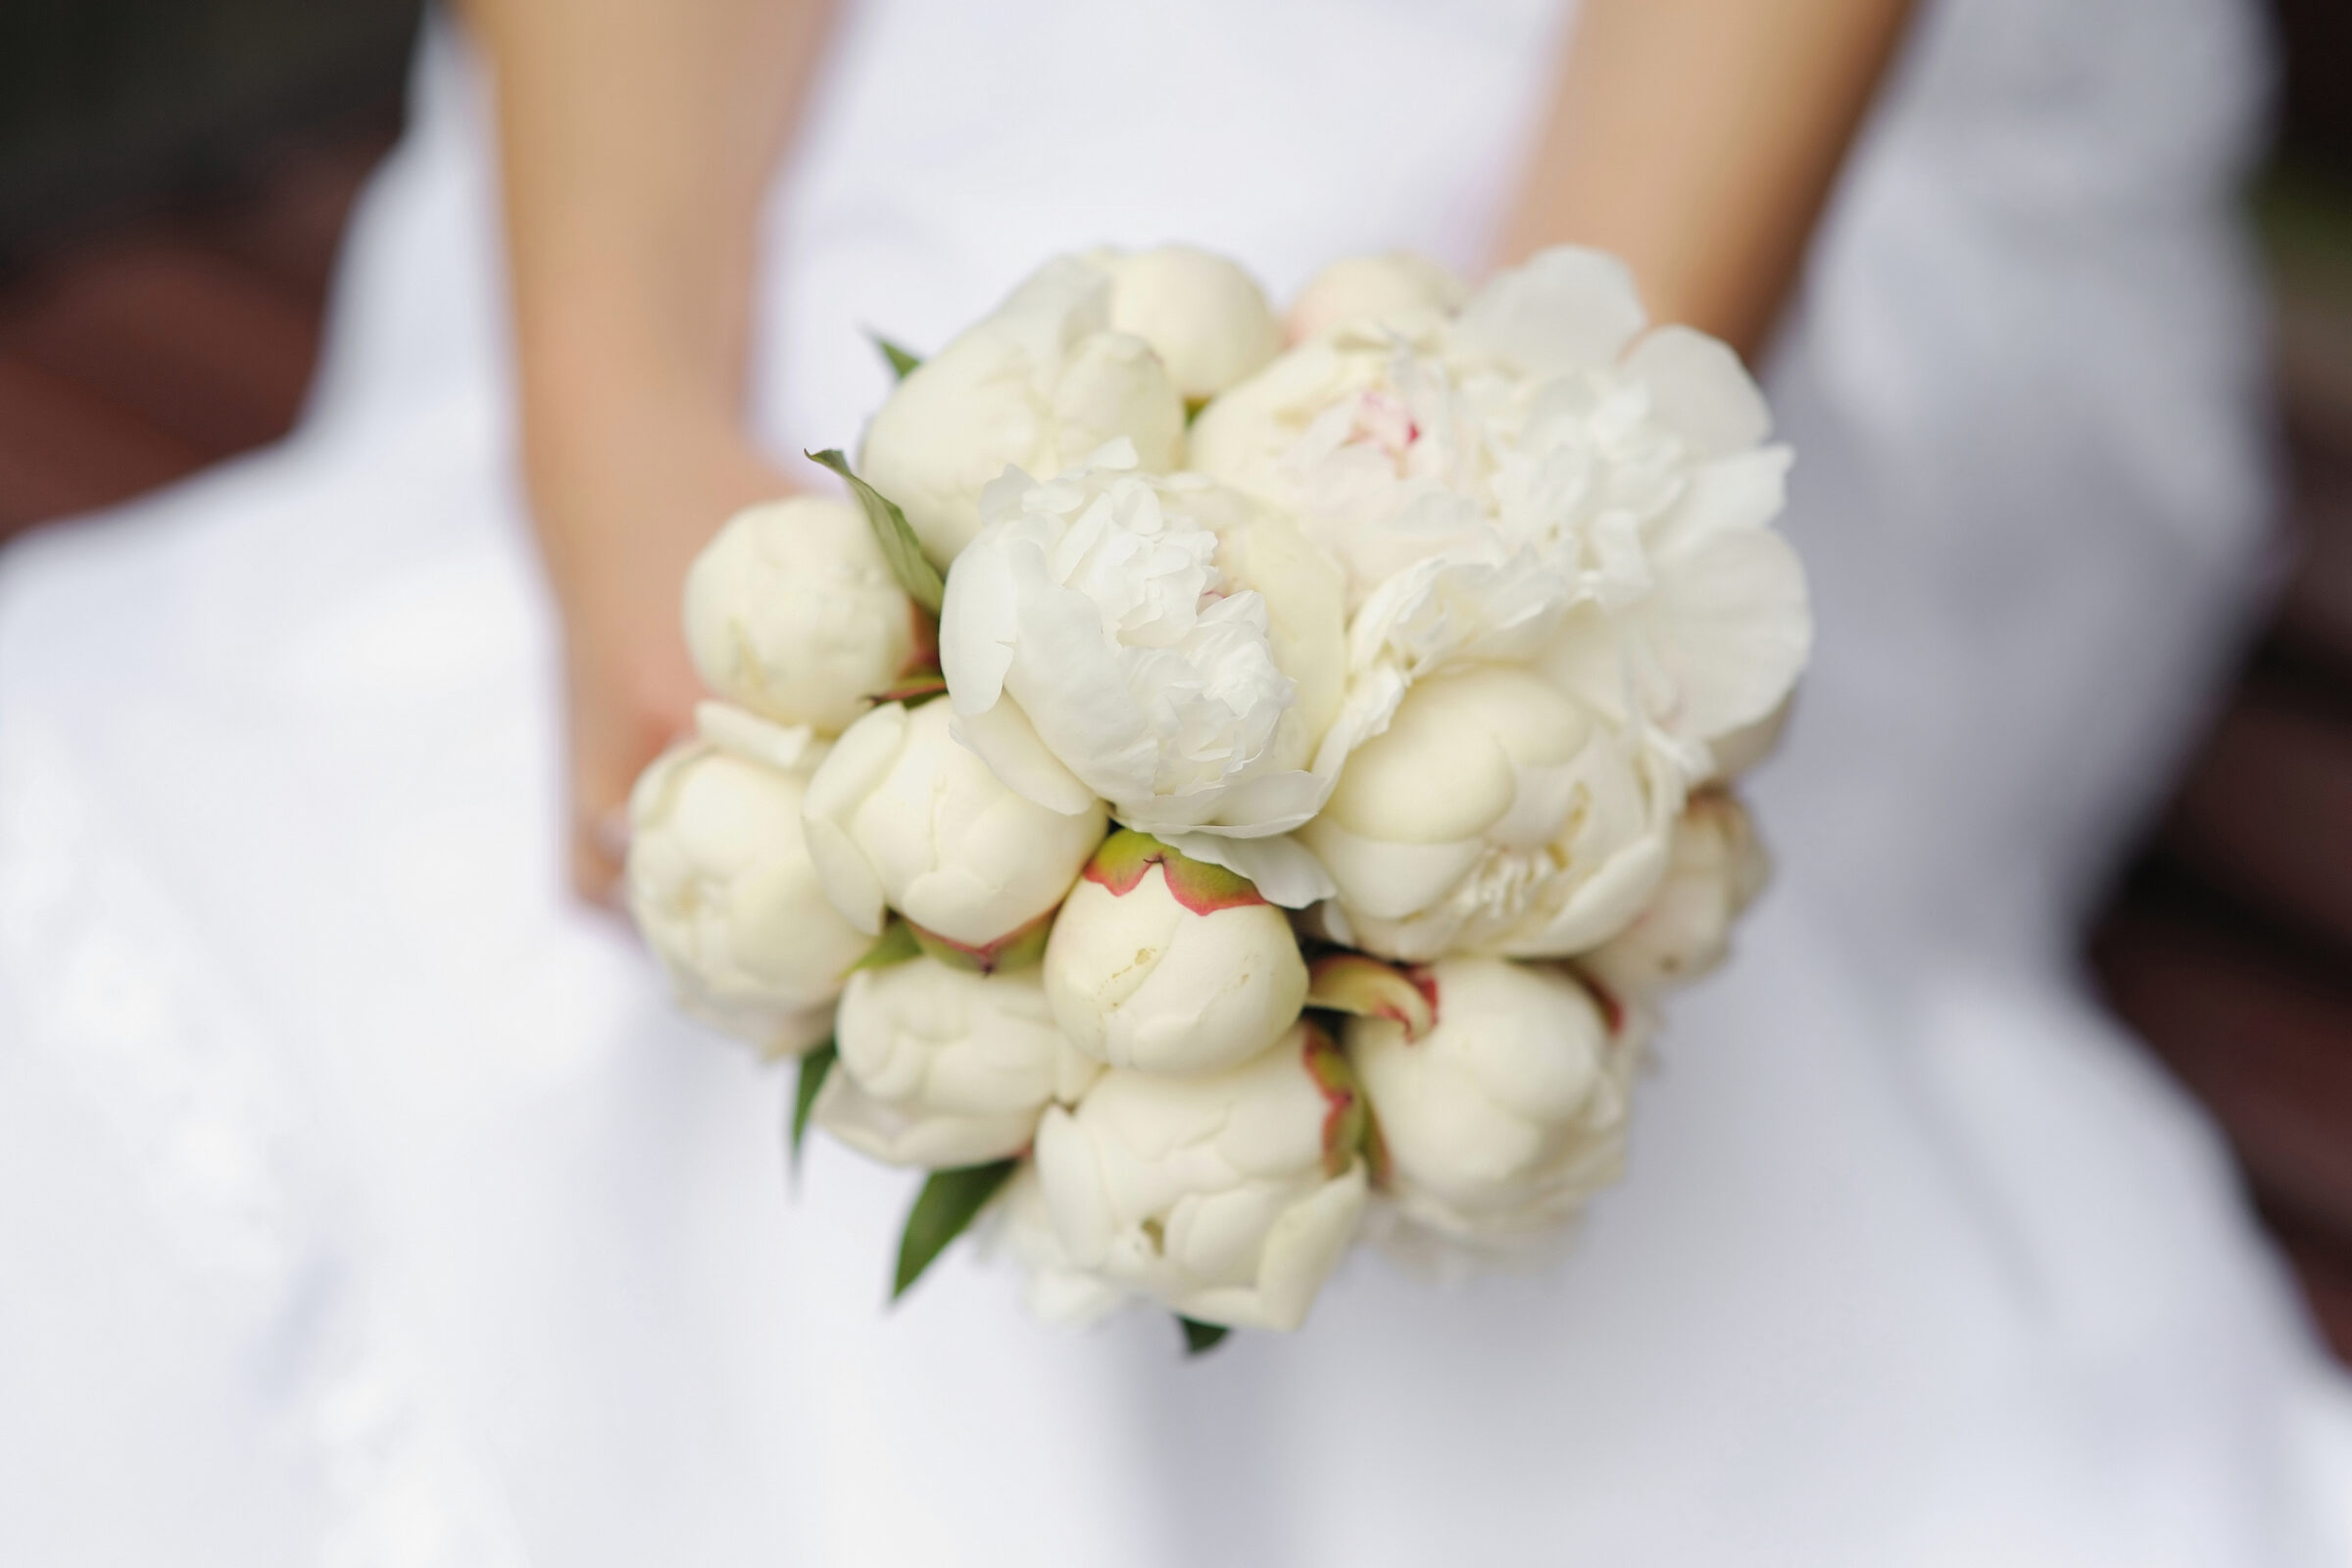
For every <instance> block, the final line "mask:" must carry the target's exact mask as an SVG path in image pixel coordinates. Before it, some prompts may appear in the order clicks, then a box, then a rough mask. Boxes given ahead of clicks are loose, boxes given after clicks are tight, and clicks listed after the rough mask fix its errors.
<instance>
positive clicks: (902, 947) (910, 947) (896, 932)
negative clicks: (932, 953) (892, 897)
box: [849, 919, 923, 974]
mask: <svg viewBox="0 0 2352 1568" xmlns="http://www.w3.org/2000/svg"><path fill="white" fill-rule="evenodd" d="M921 956H923V945H922V943H920V942H919V941H917V940H916V939H915V935H914V932H913V930H912V929H911V928H909V927H908V925H907V922H906V921H904V920H899V919H893V920H892V921H891V922H890V924H888V925H886V926H884V927H883V928H882V934H881V936H879V937H877V938H875V939H874V945H873V946H872V947H870V948H868V949H866V950H865V956H864V957H862V958H859V959H858V961H857V962H856V963H853V964H851V965H850V967H849V972H850V973H851V974H856V973H857V972H858V970H860V969H887V968H889V967H890V966H891V965H892V964H894V963H909V962H912V961H913V960H914V959H916V958H919V957H921Z"/></svg>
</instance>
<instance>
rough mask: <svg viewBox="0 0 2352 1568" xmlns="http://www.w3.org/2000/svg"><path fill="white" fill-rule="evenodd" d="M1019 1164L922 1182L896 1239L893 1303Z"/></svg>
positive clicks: (1001, 1163)
mask: <svg viewBox="0 0 2352 1568" xmlns="http://www.w3.org/2000/svg"><path fill="white" fill-rule="evenodd" d="M1019 1164H1020V1161H1019V1160H1016V1159H998V1160H991V1161H990V1162H989V1163H987V1164H985V1165H959V1166H956V1168H954V1169H952V1170H935V1171H933V1172H932V1173H931V1174H930V1175H929V1176H928V1177H927V1178H925V1180H924V1182H923V1190H922V1191H921V1192H919V1193H917V1194H915V1196H914V1207H913V1208H911V1209H909V1210H908V1211H907V1229H906V1231H905V1232H904V1233H903V1234H902V1235H901V1236H900V1238H899V1272H898V1277H897V1279H896V1280H895V1281H894V1282H893V1283H892V1285H891V1288H890V1299H892V1300H894V1301H895V1300H897V1299H899V1298H900V1297H902V1296H905V1295H906V1294H907V1291H908V1289H909V1288H911V1287H912V1286H913V1284H914V1282H915V1281H916V1280H919V1279H921V1278H922V1277H923V1270H925V1269H927V1268H929V1267H930V1266H931V1262H932V1259H934V1258H936V1257H938V1256H939V1254H940V1253H942V1252H944V1251H946V1250H947V1249H948V1244H949V1243H950V1242H953V1241H954V1240H956V1237H958V1236H961V1235H962V1234H963V1233H964V1230H965V1228H966V1227H967V1226H969V1225H970V1224H971V1223H972V1220H973V1218H974V1217H975V1216H976V1215H978V1214H979V1212H980V1210H982V1209H983V1208H986V1207H987V1206H988V1201H989V1200H990V1199H992V1198H994V1197H996V1196H997V1190H998V1189H999V1188H1001V1187H1003V1186H1004V1185H1005V1182H1006V1181H1008V1180H1010V1179H1011V1177H1012V1173H1013V1170H1014V1168H1015V1167H1017V1166H1018V1165H1019Z"/></svg>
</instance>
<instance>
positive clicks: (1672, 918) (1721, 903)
mask: <svg viewBox="0 0 2352 1568" xmlns="http://www.w3.org/2000/svg"><path fill="white" fill-rule="evenodd" d="M1770 871H1771V864H1770V862H1769V861H1768V860H1767V859H1766V858H1765V856H1764V848H1763V846H1762V845H1760V844H1758V843H1757V842H1756V834H1755V829H1754V827H1753V826H1752V825H1751V824H1750V823H1749V821H1748V818H1747V812H1746V811H1745V810H1744V809H1742V808H1741V807H1740V803H1739V801H1738V800H1736V799H1734V798H1733V797H1732V796H1731V795H1730V794H1728V793H1727V792H1725V791H1722V790H1705V791H1701V792H1700V793H1699V794H1697V795H1694V796H1692V797H1691V804H1690V805H1689V806H1687V807H1685V808H1684V809H1683V814H1682V817H1681V819H1680V820H1679V821H1677V822H1676V823H1675V825H1674V841H1673V848H1672V850H1671V852H1670V854H1669V856H1668V858H1667V862H1666V879H1665V881H1663V882H1662V883H1660V884H1659V886H1658V891H1657V892H1656V893H1655V894H1653V895H1652V896H1651V898H1650V901H1649V904H1648V906H1647V907H1644V908H1643V909H1642V912H1641V913H1640V914H1639V915H1636V916H1635V917H1634V922H1633V924H1631V925H1629V926H1627V927H1626V928H1625V929H1624V930H1623V931H1620V932H1619V933H1617V935H1615V936H1613V937H1611V938H1610V939H1609V940H1608V941H1606V942H1604V943H1602V944H1601V945H1600V946H1599V947H1597V948H1595V949H1593V951H1592V952H1591V953H1588V954H1586V955H1585V956H1583V957H1582V958H1580V959H1579V960H1578V967H1580V968H1582V969H1584V970H1585V971H1586V972H1588V973H1590V974H1592V975H1593V976H1594V977H1595V978H1597V979H1598V980H1599V981H1600V982H1601V983H1602V984H1604V985H1606V986H1608V987H1609V988H1610V989H1612V990H1614V991H1616V992H1617V993H1619V994H1620V995H1629V996H1630V995H1639V994H1641V993H1642V992H1646V991H1654V990H1656V989H1658V988H1659V987H1661V986H1670V985H1686V984H1688V983H1690V982H1691V981H1692V980H1695V979H1697V978H1698V977H1699V976H1701V975H1703V974H1705V973H1707V972H1708V971H1709V970H1711V969H1713V968H1714V967H1715V966H1716V965H1717V964H1719V963H1721V962H1722V961H1723V957H1724V955H1725V953H1726V952H1728V951H1729V950H1730V947H1731V936H1732V922H1733V921H1734V920H1737V919H1738V918H1739V917H1740V913H1741V912H1742V911H1744V910H1745V909H1746V908H1747V907H1748V905H1750V904H1751V903H1753V902H1754V901H1755V897H1756V895H1757V894H1758V893H1760V892H1762V891H1763V889H1764V880H1765V878H1766V876H1767V875H1769V874H1770Z"/></svg>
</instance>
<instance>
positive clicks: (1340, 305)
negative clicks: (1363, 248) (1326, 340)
mask: <svg viewBox="0 0 2352 1568" xmlns="http://www.w3.org/2000/svg"><path fill="white" fill-rule="evenodd" d="M1469 293H1470V291H1469V289H1468V288H1466V287H1464V286H1463V283H1462V280H1461V279H1460V278H1458V277H1456V276H1454V275H1453V274H1452V273H1451V272H1449V271H1447V270H1446V269H1445V268H1444V267H1442V266H1440V265H1439V264H1438V263H1436V262H1433V261H1431V260H1430V259H1429V258H1428V257H1426V256H1416V255H1414V254H1413V253H1412V252H1411V251H1386V252H1383V253H1382V254H1380V255H1378V256H1349V257H1347V258H1344V259H1343V260H1340V261H1336V262H1334V263H1332V264H1331V265H1330V266H1329V267H1326V268H1325V269H1323V270H1321V271H1320V272H1317V273H1316V274H1315V275H1314V277H1313V279H1312V280H1310V281H1309V282H1308V283H1307V285H1306V287H1304V288H1303V289H1300V290H1299V297H1298V298H1297V299H1296V300H1293V301H1292V302H1291V313H1290V315H1289V317H1288V318H1287V319H1285V321H1284V327H1285V329H1286V330H1287V332H1288V334H1289V336H1290V340H1291V341H1292V342H1294V343H1303V342H1305V341H1306V340H1307V339H1309V338H1317V337H1321V336H1323V335H1324V334H1325V333H1326V332H1329V331H1331V330H1332V329H1333V328H1335V327H1338V326H1342V325H1345V324H1347V323H1348V322H1354V321H1365V320H1375V319H1383V318H1388V317H1395V316H1400V315H1403V314H1406V313H1408V312H1421V311H1436V312H1440V313H1442V314H1444V315H1447V316H1450V315H1452V314H1453V313H1454V312H1455V311H1457V310H1460V309H1461V306H1462V301H1463V300H1464V299H1466V298H1468V297H1469Z"/></svg>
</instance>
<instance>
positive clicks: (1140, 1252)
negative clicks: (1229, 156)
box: [1037, 1023, 1366, 1329]
mask: <svg viewBox="0 0 2352 1568" xmlns="http://www.w3.org/2000/svg"><path fill="white" fill-rule="evenodd" d="M1364 1136H1365V1122H1364V1117H1363V1115H1362V1113H1361V1104H1360V1100H1359V1098H1358V1095H1357V1092H1356V1090H1355V1088H1354V1081H1353V1078H1352V1076H1351V1075H1350V1074H1349V1073H1348V1069H1347V1066H1346V1064H1345V1062H1344V1061H1342V1060H1341V1059H1340V1057H1339V1054H1338V1053H1337V1052H1336V1051H1335V1050H1334V1049H1333V1048H1332V1046H1331V1044H1330V1042H1329V1041H1328V1040H1326V1039H1324V1037H1323V1036H1322V1034H1321V1033H1320V1032H1319V1031H1317V1030H1316V1029H1315V1028H1314V1026H1313V1025H1311V1024H1307V1023H1300V1024H1299V1025H1298V1026H1297V1027H1295V1028H1294V1029H1293V1030H1292V1031H1291V1033H1290V1034H1289V1035H1288V1036H1286V1037H1285V1038H1284V1040H1283V1041H1282V1042H1281V1043H1280V1044H1279V1045H1277V1046H1276V1047H1275V1048H1274V1049H1273V1050H1271V1051H1268V1052H1266V1053H1264V1054H1261V1055H1259V1056H1257V1057H1256V1058H1255V1059H1254V1060H1252V1061H1250V1062H1248V1063H1247V1064H1245V1065H1243V1066H1240V1067H1237V1068H1234V1069H1232V1070H1231V1071H1228V1072H1223V1073H1217V1074H1214V1075H1212V1076H1208V1077H1201V1078H1158V1077H1153V1076H1151V1075H1149V1074H1145V1073H1140V1072H1132V1071H1123V1070H1119V1069H1115V1068H1114V1069H1113V1070H1111V1071H1109V1072H1106V1073H1104V1074H1103V1077H1102V1078H1101V1079H1099V1080H1097V1082H1096V1083H1095V1086H1094V1087H1093V1088H1092V1089H1090V1090H1088V1091H1087V1093H1086V1096H1085V1098H1084V1099H1082V1100H1080V1101H1079V1103H1078V1105H1077V1108H1076V1109H1074V1110H1064V1109H1060V1108H1058V1107H1056V1108H1054V1109H1051V1110H1048V1111H1047V1112H1046V1116H1045V1120H1044V1121H1043V1122H1042V1123H1040V1124H1039V1127H1038V1132H1037V1173H1038V1177H1039V1179H1040V1180H1041V1181H1042V1182H1043V1184H1044V1187H1045V1193H1046V1201H1047V1203H1048V1205H1049V1206H1050V1207H1051V1209H1052V1211H1053V1216H1054V1232H1055V1233H1056V1234H1057V1235H1058V1236H1059V1237H1060V1238H1061V1243H1062V1246H1063V1248H1064V1249H1065V1250H1066V1251H1067V1254H1068V1256H1069V1259H1070V1261H1071V1263H1072V1264H1073V1265H1074V1266H1076V1267H1078V1268H1082V1269H1086V1270H1089V1271H1091V1272H1093V1273H1096V1274H1099V1275H1101V1276H1102V1277H1103V1278H1105V1279H1107V1280H1109V1281H1111V1282H1112V1283H1114V1284H1116V1285H1118V1286H1120V1287H1122V1288H1124V1289H1127V1290H1130V1291H1134V1292H1139V1293H1141V1294H1143V1295H1146V1296H1150V1297H1152V1298H1153V1299H1157V1300H1158V1301H1159V1302H1161V1303H1162V1304H1163V1305H1165V1306H1167V1307H1169V1308H1170V1309H1171V1310H1173V1311H1177V1312H1181V1313H1183V1314H1184V1315H1185V1316H1187V1317H1191V1318H1197V1319H1199V1320H1200V1321H1201V1322H1204V1323H1221V1324H1226V1325H1230V1326H1232V1327H1235V1328H1270V1329H1295V1328H1297V1327H1298V1326H1299V1324H1300V1323H1302V1322H1304V1321H1305V1319H1306V1313H1307V1309H1308V1308H1309V1307H1310V1306H1312V1305H1313V1304H1314V1299H1315V1294H1316V1292H1318V1291H1319V1290H1321V1289H1322V1286H1323V1281H1324V1280H1325V1279H1326V1278H1327V1277H1328V1276H1329V1275H1330V1273H1331V1270H1332V1268H1333V1267H1334V1265H1336V1264H1337V1263H1338V1262H1339V1259H1340V1254H1341V1253H1342V1252H1344V1251H1345V1250H1347V1247H1348V1242H1349V1241H1350V1240H1352V1239H1353V1237H1354V1235H1355V1229H1356V1223H1357V1221H1358V1220H1359V1219H1360V1218H1361V1217H1362V1214H1363V1208H1364V1198H1365V1191H1366V1176H1365V1164H1364V1157H1363V1153H1362V1140H1363V1138H1364Z"/></svg>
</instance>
